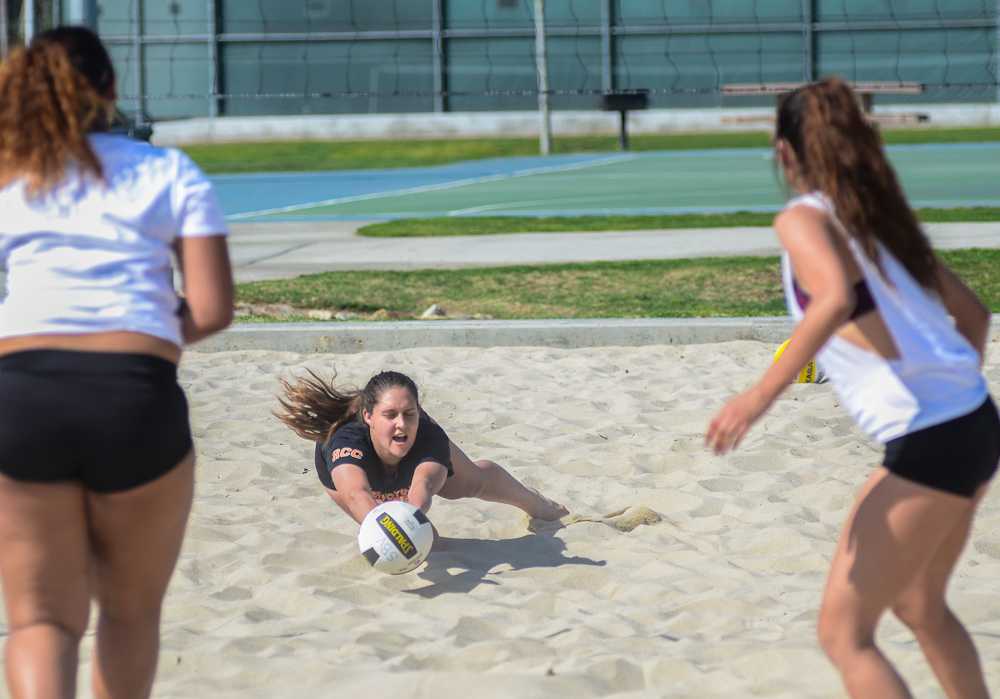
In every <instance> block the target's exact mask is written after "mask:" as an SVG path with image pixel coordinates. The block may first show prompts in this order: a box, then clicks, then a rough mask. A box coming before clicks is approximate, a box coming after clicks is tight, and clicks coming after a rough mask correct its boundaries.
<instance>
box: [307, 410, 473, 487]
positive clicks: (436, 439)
mask: <svg viewBox="0 0 1000 699" xmlns="http://www.w3.org/2000/svg"><path fill="white" fill-rule="evenodd" d="M315 461H316V475H318V476H319V480H320V482H321V483H322V484H323V485H324V486H326V487H327V488H329V489H330V490H336V488H335V487H334V485H333V478H332V477H331V476H330V471H332V470H333V469H334V468H336V467H337V466H339V465H341V464H354V465H355V466H360V467H361V468H362V469H363V470H364V472H365V475H366V476H368V484H369V485H370V486H371V489H372V493H373V495H374V496H375V500H376V501H377V502H384V501H386V500H405V499H406V495H407V493H408V492H409V490H410V481H412V480H413V472H414V471H415V470H416V469H417V466H419V465H420V464H422V463H424V462H425V461H433V462H435V463H439V464H441V465H442V466H444V467H445V468H446V469H448V476H449V477H451V475H452V474H453V473H454V469H453V468H452V465H451V443H450V442H449V441H448V435H447V434H445V431H444V430H443V429H441V426H440V425H438V424H437V423H436V422H434V420H432V419H431V417H430V416H429V415H428V414H427V413H425V412H424V411H423V410H421V411H420V422H419V424H418V426H417V437H416V439H415V440H414V442H413V446H412V447H410V451H408V452H407V454H406V456H404V457H403V458H402V460H401V461H400V462H399V465H398V466H397V468H396V472H395V474H393V475H391V476H390V475H389V473H388V472H387V470H386V468H385V466H384V465H383V464H382V461H381V459H379V458H378V454H376V453H375V447H374V446H372V438H371V433H370V432H369V431H368V425H366V424H364V423H363V422H360V421H356V420H355V421H351V422H349V423H347V424H346V425H343V426H341V427H340V428H338V429H337V431H336V432H334V433H333V436H332V437H330V439H328V440H327V441H326V442H325V443H320V442H317V443H316V458H315Z"/></svg>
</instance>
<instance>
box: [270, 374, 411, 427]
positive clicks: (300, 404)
mask: <svg viewBox="0 0 1000 699" xmlns="http://www.w3.org/2000/svg"><path fill="white" fill-rule="evenodd" d="M306 372H307V373H308V376H304V377H300V378H298V379H296V380H295V382H294V383H292V382H289V381H286V380H285V379H279V381H280V382H281V388H282V391H283V393H284V395H283V396H279V397H278V403H279V404H280V406H281V408H280V410H277V411H275V413H274V416H275V417H276V418H278V419H279V420H281V422H283V423H285V424H286V425H288V427H289V428H291V430H292V431H293V432H295V434H297V435H298V436H300V437H302V438H303V439H307V440H309V441H311V442H325V441H327V440H328V439H329V438H330V437H331V436H332V435H333V433H334V432H336V431H337V430H338V429H340V427H342V426H343V425H345V424H347V423H348V422H350V421H351V420H356V419H358V417H359V416H360V415H361V414H362V413H371V412H373V411H374V410H375V405H376V404H377V403H378V401H379V399H380V398H381V397H382V394H383V393H384V392H385V391H387V390H389V389H390V388H404V389H406V390H407V391H409V392H410V395H412V396H413V400H414V401H415V402H416V403H417V405H419V404H420V393H419V391H418V390H417V384H415V383H414V382H413V379H411V378H410V377H409V376H407V375H406V374H401V373H399V372H398V371H382V372H379V373H378V374H375V376H373V377H371V378H370V379H369V380H368V383H367V384H365V387H364V388H363V389H361V390H358V389H353V390H350V389H340V388H337V387H336V386H334V385H333V384H332V383H331V382H330V381H325V380H324V379H322V378H320V377H319V376H318V375H317V374H316V373H315V372H314V371H312V370H311V369H306ZM334 378H336V374H334Z"/></svg>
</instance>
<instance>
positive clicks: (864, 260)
mask: <svg viewBox="0 0 1000 699" xmlns="http://www.w3.org/2000/svg"><path fill="white" fill-rule="evenodd" d="M799 204H805V205H807V206H811V207H813V208H817V209H820V210H822V211H823V212H825V213H826V214H827V215H828V216H830V217H831V219H833V221H834V222H835V224H836V225H838V226H839V225H840V224H839V221H838V220H837V219H836V217H835V214H834V209H833V205H832V204H831V202H830V201H829V199H827V197H826V196H824V195H823V194H821V193H812V194H806V195H803V196H799V197H796V198H794V199H792V200H791V201H790V202H788V204H787V205H786V207H785V208H790V207H792V206H796V205H799ZM848 246H849V248H850V250H851V252H852V254H853V255H854V258H855V259H856V260H857V263H858V267H859V268H860V269H861V273H862V274H863V275H864V280H865V282H866V283H867V284H868V289H869V290H870V291H871V295H872V298H873V299H874V301H875V305H876V307H877V309H878V312H879V314H880V315H881V317H882V321H883V322H884V323H885V325H886V327H887V328H888V330H889V334H890V335H891V336H892V339H893V341H894V342H895V345H896V348H897V350H898V351H899V355H900V356H899V358H898V359H888V360H887V359H884V358H882V357H880V356H879V355H876V354H873V353H872V352H869V351H867V350H864V349H862V348H860V347H858V346H857V345H854V344H852V343H850V342H848V341H847V340H844V339H842V338H840V337H838V336H836V335H834V336H832V337H831V338H830V340H829V341H828V342H827V343H826V344H825V345H824V346H823V348H822V349H821V350H820V351H819V353H818V355H817V357H816V360H817V362H818V363H819V364H820V366H821V367H822V369H823V371H824V372H825V373H826V374H827V376H828V377H829V378H830V381H831V383H832V384H833V386H834V389H835V390H836V391H837V393H838V394H839V396H840V399H841V401H842V403H843V404H844V407H845V408H846V409H847V411H848V412H849V413H850V414H851V416H852V417H853V418H854V419H855V421H856V422H857V423H858V425H859V426H860V427H861V429H863V430H864V431H865V432H867V433H868V434H869V435H870V436H871V437H872V438H874V439H876V440H877V441H879V442H883V443H884V442H887V441H889V440H891V439H895V438H896V437H900V436H902V435H905V434H909V433H911V432H916V431H917V430H921V429H924V428H925V427H930V426H932V425H937V424H941V423H943V422H947V421H948V420H951V419H953V418H956V417H959V416H962V415H965V414H967V413H970V412H972V411H973V410H975V409H976V408H978V407H979V406H980V405H981V404H982V403H983V401H985V400H986V397H987V395H988V392H987V386H986V379H985V378H984V377H983V375H982V372H981V371H980V368H979V353H978V352H977V351H976V350H975V348H973V347H972V345H971V344H969V342H968V341H967V340H966V339H965V337H963V336H962V334H961V333H959V332H958V331H957V330H956V329H955V326H954V323H953V321H952V319H951V317H950V316H949V315H948V312H947V310H946V309H945V307H944V304H942V303H941V301H940V299H939V298H938V297H937V296H936V295H934V294H933V293H932V292H929V291H928V290H927V289H925V288H924V287H922V286H920V284H919V283H918V282H917V281H916V280H914V279H913V277H912V276H910V274H909V272H907V271H906V268H905V267H904V266H903V265H902V264H901V263H900V262H899V260H897V259H896V258H895V257H894V256H893V255H892V254H891V253H890V252H889V251H888V250H887V249H886V248H885V247H883V246H882V245H881V244H879V245H878V248H879V254H880V256H881V257H880V260H881V264H882V267H883V268H884V269H885V277H883V276H882V273H881V272H880V271H879V268H878V266H877V265H876V264H875V263H874V262H872V261H871V260H870V259H869V258H868V256H867V255H866V254H865V253H864V251H863V250H862V249H861V247H860V246H859V245H858V244H857V242H856V241H855V240H854V239H853V238H851V237H848ZM782 273H783V278H784V286H785V300H786V302H787V304H788V309H789V312H790V313H791V314H792V316H793V317H794V318H795V319H796V320H799V319H801V318H802V315H803V310H802V308H801V307H800V306H799V303H798V301H797V299H796V298H795V292H794V290H793V288H792V275H793V270H792V265H791V261H790V259H789V256H788V253H787V252H786V253H784V255H783V256H782Z"/></svg>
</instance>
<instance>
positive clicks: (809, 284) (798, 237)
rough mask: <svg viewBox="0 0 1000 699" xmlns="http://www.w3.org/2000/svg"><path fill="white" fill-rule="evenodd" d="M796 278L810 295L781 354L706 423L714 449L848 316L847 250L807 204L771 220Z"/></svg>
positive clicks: (731, 439)
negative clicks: (760, 375) (799, 319)
mask: <svg viewBox="0 0 1000 699" xmlns="http://www.w3.org/2000/svg"><path fill="white" fill-rule="evenodd" d="M774 228H775V231H777V233H778V238H779V239H780V240H781V245H782V247H784V248H785V250H787V251H788V254H789V257H790V258H791V261H792V267H793V268H794V269H795V274H796V277H797V278H798V279H799V281H800V283H801V284H802V285H803V286H804V287H805V288H806V289H807V290H808V291H809V295H810V296H811V298H812V300H811V301H810V303H809V307H808V308H807V309H806V310H805V313H804V315H803V317H802V320H801V321H800V322H799V324H798V325H797V326H796V327H795V330H794V332H792V336H791V338H790V342H789V343H788V349H786V350H785V351H784V352H783V353H782V355H781V357H780V358H779V359H778V361H776V362H775V363H774V364H772V365H771V366H770V367H769V368H768V369H767V371H765V372H764V375H763V376H762V377H761V378H760V380H759V381H758V382H757V383H756V384H755V385H754V386H752V387H751V388H749V389H748V390H746V391H744V392H743V393H741V394H739V395H737V396H735V397H734V398H732V399H731V400H729V402H727V403H726V405H725V406H723V408H722V410H720V411H719V413H718V414H717V415H716V416H715V419H713V420H712V422H711V423H710V424H709V427H708V432H707V433H706V435H705V443H706V444H707V445H708V446H709V447H711V448H712V450H713V451H715V453H716V454H724V453H726V452H728V451H730V450H732V449H735V448H736V447H737V446H738V445H739V443H740V441H742V439H743V437H744V436H745V435H746V433H747V431H748V430H749V429H750V427H751V425H753V423H754V422H756V421H757V419H758V418H759V417H760V416H761V415H763V414H764V413H765V412H766V411H767V409H768V408H769V407H771V404H772V403H773V402H774V401H775V400H776V399H777V397H778V396H779V395H781V392H782V391H784V390H785V388H786V387H787V386H788V384H790V383H791V382H792V381H793V380H794V379H795V377H796V376H797V375H798V373H799V372H800V371H801V370H802V367H804V366H805V365H806V364H807V363H808V362H809V361H810V360H811V359H812V358H813V357H814V356H815V355H816V353H817V352H818V351H819V350H820V348H822V347H823V345H824V344H826V341H827V340H829V339H830V336H831V335H833V333H834V332H836V331H837V328H839V327H840V326H841V325H843V324H844V322H845V321H846V320H847V318H848V317H849V316H850V313H851V308H852V307H853V305H854V303H855V298H854V291H853V289H852V288H851V285H850V284H849V282H848V277H847V268H846V267H845V265H844V262H843V255H845V254H849V251H847V250H846V249H845V248H844V247H843V244H842V242H841V241H839V240H838V239H837V238H836V233H834V232H833V231H832V230H830V228H829V226H828V225H827V219H826V215H825V214H824V213H822V212H821V211H818V210H816V209H813V208H810V207H808V206H797V207H794V208H792V209H788V210H787V211H784V212H782V213H781V214H779V215H778V217H777V218H776V219H775V221H774Z"/></svg>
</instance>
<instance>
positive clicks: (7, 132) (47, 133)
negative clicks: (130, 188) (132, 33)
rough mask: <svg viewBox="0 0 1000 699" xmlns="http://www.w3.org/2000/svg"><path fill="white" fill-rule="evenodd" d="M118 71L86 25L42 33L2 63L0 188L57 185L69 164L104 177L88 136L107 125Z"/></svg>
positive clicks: (39, 190)
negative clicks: (14, 183) (16, 182)
mask: <svg viewBox="0 0 1000 699" xmlns="http://www.w3.org/2000/svg"><path fill="white" fill-rule="evenodd" d="M114 85H115V71H114V68H113V67H112V65H111V59H110V57H109V56H108V52H107V50H105V48H104V46H103V45H102V44H101V40H100V39H99V38H98V37H97V35H96V34H94V33H93V32H92V31H90V30H89V29H86V28H84V27H59V28H57V29H52V30H50V31H47V32H44V33H42V34H39V35H38V36H37V37H36V38H35V40H34V41H32V42H31V45H30V46H29V47H28V48H17V49H14V50H13V51H12V52H11V53H10V55H9V56H8V58H7V59H6V60H4V61H3V63H2V64H0V187H4V186H6V185H8V184H10V183H11V182H12V181H14V180H17V179H19V178H23V179H24V180H25V184H26V187H27V192H28V194H29V196H35V195H39V194H43V193H45V192H47V191H49V190H51V189H52V188H53V187H55V186H56V185H57V184H59V182H61V181H62V179H63V178H64V176H65V173H66V170H67V169H68V168H69V167H70V166H71V165H76V166H77V167H79V168H80V171H81V173H85V174H90V175H93V176H94V177H96V178H97V179H103V176H104V172H103V169H102V167H101V162H100V161H99V160H98V159H97V156H96V155H95V154H94V151H93V149H92V148H91V147H90V143H89V141H88V140H87V135H88V134H89V133H90V132H91V131H95V130H102V129H106V128H107V126H108V123H109V117H110V111H111V109H112V106H113V97H114Z"/></svg>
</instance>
